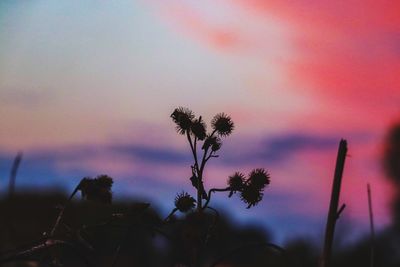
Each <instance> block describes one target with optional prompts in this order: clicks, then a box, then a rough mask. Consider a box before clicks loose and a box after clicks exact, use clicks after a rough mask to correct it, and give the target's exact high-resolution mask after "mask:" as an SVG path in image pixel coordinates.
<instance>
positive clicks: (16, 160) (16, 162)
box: [8, 152, 22, 198]
mask: <svg viewBox="0 0 400 267" xmlns="http://www.w3.org/2000/svg"><path fill="white" fill-rule="evenodd" d="M21 160H22V152H18V154H17V156H16V157H15V158H14V162H13V165H12V168H11V172H10V179H9V184H8V197H9V198H11V197H12V196H13V195H14V191H15V181H16V179H17V172H18V167H19V164H20V163H21Z"/></svg>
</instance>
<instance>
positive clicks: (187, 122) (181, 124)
mask: <svg viewBox="0 0 400 267" xmlns="http://www.w3.org/2000/svg"><path fill="white" fill-rule="evenodd" d="M171 118H172V120H173V121H174V122H175V123H176V130H177V131H178V133H180V134H185V133H186V132H188V131H190V128H191V126H192V123H193V119H194V114H193V112H192V111H191V110H190V109H188V108H183V107H179V108H176V109H175V110H174V112H172V114H171Z"/></svg>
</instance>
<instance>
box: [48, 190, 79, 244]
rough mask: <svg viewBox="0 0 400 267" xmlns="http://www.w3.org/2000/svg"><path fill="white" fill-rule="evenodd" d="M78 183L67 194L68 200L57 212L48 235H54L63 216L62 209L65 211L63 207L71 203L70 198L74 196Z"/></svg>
mask: <svg viewBox="0 0 400 267" xmlns="http://www.w3.org/2000/svg"><path fill="white" fill-rule="evenodd" d="M80 185H81V183H79V184H78V185H77V186H76V187H75V189H74V191H73V192H72V194H71V195H70V196H69V198H68V200H67V203H66V204H65V205H64V206H62V207H61V209H60V212H59V213H58V216H57V219H56V222H55V223H54V226H53V228H52V229H51V231H50V236H51V237H53V236H54V234H55V232H56V230H57V228H58V226H59V225H60V222H61V219H62V217H63V216H64V211H65V209H66V208H67V206H68V205H69V203H71V200H72V198H73V197H74V196H75V194H76V193H77V192H78V190H79V187H80Z"/></svg>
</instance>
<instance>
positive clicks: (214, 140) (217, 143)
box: [202, 136, 222, 152]
mask: <svg viewBox="0 0 400 267" xmlns="http://www.w3.org/2000/svg"><path fill="white" fill-rule="evenodd" d="M221 146H222V143H221V139H219V138H218V137H216V136H207V138H206V140H205V141H204V144H203V147H202V149H204V150H206V149H209V148H210V147H211V151H213V152H217V151H218V150H219V149H220V148H221Z"/></svg>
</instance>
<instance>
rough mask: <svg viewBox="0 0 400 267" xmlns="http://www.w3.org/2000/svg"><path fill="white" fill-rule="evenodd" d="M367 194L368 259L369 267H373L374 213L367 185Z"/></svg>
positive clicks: (369, 189)
mask: <svg viewBox="0 0 400 267" xmlns="http://www.w3.org/2000/svg"><path fill="white" fill-rule="evenodd" d="M367 193H368V210H369V224H370V231H371V233H370V236H371V237H370V238H371V240H370V242H371V258H370V266H371V267H374V250H375V227H374V213H373V210H372V196H371V187H370V185H369V184H367Z"/></svg>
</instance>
